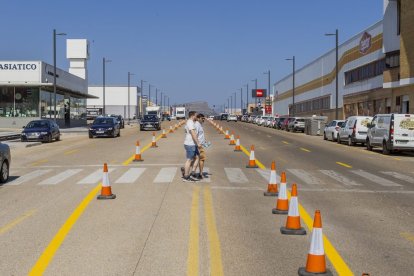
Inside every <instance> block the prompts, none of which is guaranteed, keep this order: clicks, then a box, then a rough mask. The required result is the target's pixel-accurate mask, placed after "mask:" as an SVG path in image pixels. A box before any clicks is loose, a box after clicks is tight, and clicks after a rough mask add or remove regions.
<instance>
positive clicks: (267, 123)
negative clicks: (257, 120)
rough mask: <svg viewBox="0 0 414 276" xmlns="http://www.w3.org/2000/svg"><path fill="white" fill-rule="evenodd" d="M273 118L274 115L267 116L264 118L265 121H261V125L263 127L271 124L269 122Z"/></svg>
mask: <svg viewBox="0 0 414 276" xmlns="http://www.w3.org/2000/svg"><path fill="white" fill-rule="evenodd" d="M273 119H274V117H272V116H270V117H267V118H266V119H265V121H264V122H263V126H265V127H270V126H271V124H272V120H273Z"/></svg>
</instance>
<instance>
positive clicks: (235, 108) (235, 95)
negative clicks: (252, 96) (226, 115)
mask: <svg viewBox="0 0 414 276" xmlns="http://www.w3.org/2000/svg"><path fill="white" fill-rule="evenodd" d="M233 94H234V114H236V110H237V107H236V97H237V94H236V92H234V93H233Z"/></svg>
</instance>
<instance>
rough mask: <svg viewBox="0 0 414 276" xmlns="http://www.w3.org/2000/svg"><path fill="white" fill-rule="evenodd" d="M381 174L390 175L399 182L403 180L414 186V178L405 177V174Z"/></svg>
mask: <svg viewBox="0 0 414 276" xmlns="http://www.w3.org/2000/svg"><path fill="white" fill-rule="evenodd" d="M381 173H383V174H386V175H390V176H392V177H394V178H397V179H399V180H403V181H406V182H408V183H411V184H414V177H411V176H409V175H404V174H401V173H397V172H381Z"/></svg>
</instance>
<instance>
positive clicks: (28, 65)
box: [0, 62, 37, 70]
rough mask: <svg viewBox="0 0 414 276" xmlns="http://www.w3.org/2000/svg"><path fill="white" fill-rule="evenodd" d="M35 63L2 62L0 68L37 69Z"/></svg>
mask: <svg viewBox="0 0 414 276" xmlns="http://www.w3.org/2000/svg"><path fill="white" fill-rule="evenodd" d="M36 69H37V64H35V63H3V62H2V63H0V70H36Z"/></svg>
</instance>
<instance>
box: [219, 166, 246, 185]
mask: <svg viewBox="0 0 414 276" xmlns="http://www.w3.org/2000/svg"><path fill="white" fill-rule="evenodd" d="M224 171H225V173H226V175H227V178H228V180H229V181H230V183H247V182H249V180H248V179H247V177H246V175H245V174H244V173H243V171H242V170H241V169H239V168H224Z"/></svg>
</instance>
